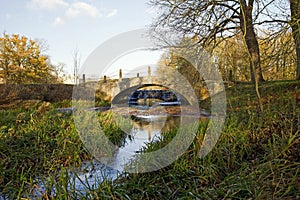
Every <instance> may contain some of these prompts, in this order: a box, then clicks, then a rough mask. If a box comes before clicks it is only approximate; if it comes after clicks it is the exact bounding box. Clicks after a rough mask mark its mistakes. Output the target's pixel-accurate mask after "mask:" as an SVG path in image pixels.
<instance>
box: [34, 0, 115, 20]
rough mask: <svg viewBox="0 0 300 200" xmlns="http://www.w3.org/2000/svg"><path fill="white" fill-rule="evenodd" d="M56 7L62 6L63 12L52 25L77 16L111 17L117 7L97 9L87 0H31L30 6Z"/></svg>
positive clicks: (49, 8) (40, 7) (35, 7)
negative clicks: (67, 0)
mask: <svg viewBox="0 0 300 200" xmlns="http://www.w3.org/2000/svg"><path fill="white" fill-rule="evenodd" d="M58 7H63V8H64V9H63V14H62V15H61V16H57V17H56V18H55V20H54V22H53V25H55V26H58V25H62V24H65V23H66V22H67V21H69V20H72V19H74V18H78V17H84V16H85V17H90V18H100V17H106V18H109V17H113V16H115V15H117V13H118V10H117V9H106V8H102V9H99V8H97V7H95V6H93V5H91V4H89V3H87V2H83V1H77V0H74V1H73V3H69V4H68V3H66V2H65V0H31V1H30V8H34V9H38V8H39V9H42V8H43V9H48V10H51V9H54V8H58Z"/></svg>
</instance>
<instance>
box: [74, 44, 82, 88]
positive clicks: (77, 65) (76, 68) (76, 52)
mask: <svg viewBox="0 0 300 200" xmlns="http://www.w3.org/2000/svg"><path fill="white" fill-rule="evenodd" d="M72 56H73V65H74V69H73V76H74V84H75V85H78V84H79V68H80V60H81V57H80V55H79V50H78V48H76V49H75V50H74V51H73V54H72Z"/></svg>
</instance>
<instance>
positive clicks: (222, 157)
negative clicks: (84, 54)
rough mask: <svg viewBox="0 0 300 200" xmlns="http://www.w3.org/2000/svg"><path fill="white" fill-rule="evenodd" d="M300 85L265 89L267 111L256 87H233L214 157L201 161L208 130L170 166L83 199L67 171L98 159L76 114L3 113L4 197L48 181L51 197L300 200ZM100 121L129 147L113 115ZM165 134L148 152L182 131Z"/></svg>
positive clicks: (50, 109)
mask: <svg viewBox="0 0 300 200" xmlns="http://www.w3.org/2000/svg"><path fill="white" fill-rule="evenodd" d="M299 86H300V83H299V81H298V82H296V81H279V82H267V83H263V84H262V86H261V87H260V92H261V93H262V97H263V99H262V101H263V103H264V112H262V113H258V102H257V100H256V96H255V91H254V89H253V88H254V86H252V85H250V84H237V85H235V86H233V87H231V88H228V89H227V91H226V92H227V103H228V105H227V117H226V123H225V126H224V129H223V132H222V135H221V137H220V138H219V140H218V143H217V145H216V146H215V147H214V149H213V150H212V151H211V152H210V153H209V154H208V155H207V156H206V157H204V158H202V159H200V158H199V157H198V152H199V148H200V146H201V141H202V139H203V135H204V133H205V124H203V126H201V127H200V128H199V131H198V133H197V135H196V137H195V140H194V142H193V143H192V144H191V146H190V147H189V149H188V150H187V151H186V152H185V153H184V154H183V155H182V156H181V157H180V158H178V159H177V160H176V161H175V162H174V163H173V164H171V165H169V166H168V167H165V168H163V169H161V170H158V171H154V172H149V173H144V174H127V175H126V176H123V177H121V178H120V179H118V180H116V181H114V182H110V181H104V182H102V183H101V184H100V185H99V187H97V188H87V193H86V194H82V195H80V194H77V193H75V192H74V191H72V190H71V189H67V187H66V186H67V184H68V183H69V178H68V174H67V173H66V171H67V169H68V168H70V167H71V166H79V165H80V164H81V163H82V161H84V160H87V159H91V155H90V154H89V153H88V152H87V151H86V150H85V148H84V146H83V145H82V142H81V141H80V139H79V137H78V134H77V132H76V129H75V126H74V123H73V121H72V116H68V115H65V116H64V115H63V114H61V113H56V112H54V108H55V105H46V104H45V103H44V104H42V103H39V104H38V105H36V106H35V107H33V108H26V109H16V110H7V111H0V116H1V117H0V148H1V152H0V158H1V159H0V191H2V193H8V194H9V195H10V197H11V198H20V197H23V196H28V197H29V193H30V188H31V187H34V185H35V184H36V183H35V179H36V177H47V178H48V182H49V183H52V186H55V188H56V189H57V192H56V194H55V195H54V194H53V192H51V188H52V187H51V186H49V187H48V189H47V193H46V194H45V196H44V198H45V199H47V198H48V199H53V198H58V199H76V198H78V199H299V198H300V192H299V191H300V178H299V177H300V174H299V173H300V157H299V155H300V100H299V99H300V88H299ZM201 105H203V106H205V105H209V102H202V103H201ZM99 118H100V121H101V123H102V126H103V127H105V129H106V131H105V132H106V133H107V136H109V137H110V139H111V140H112V141H113V143H115V144H118V145H121V144H122V141H123V138H124V133H122V131H121V130H120V129H119V128H118V126H117V125H116V124H115V122H113V121H112V116H111V113H106V114H100V116H99ZM165 135H166V136H165V137H164V138H163V139H162V140H161V141H160V142H158V143H151V144H149V145H148V147H147V148H145V149H144V151H145V152H147V151H154V150H157V149H159V148H160V147H161V146H164V145H165V144H168V143H169V142H170V140H172V138H173V137H174V136H175V135H176V130H173V131H170V132H168V133H165ZM50 185H51V184H50Z"/></svg>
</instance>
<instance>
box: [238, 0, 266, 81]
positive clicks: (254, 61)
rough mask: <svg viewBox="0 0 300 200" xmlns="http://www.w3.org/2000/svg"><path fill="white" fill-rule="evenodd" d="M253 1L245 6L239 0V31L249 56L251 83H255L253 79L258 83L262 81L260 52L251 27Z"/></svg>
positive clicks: (244, 3) (242, 0) (243, 0)
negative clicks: (241, 33)
mask: <svg viewBox="0 0 300 200" xmlns="http://www.w3.org/2000/svg"><path fill="white" fill-rule="evenodd" d="M252 11H253V0H249V3H248V5H247V3H246V1H245V0H241V15H240V22H241V30H242V32H243V35H244V39H245V43H246V46H247V50H248V52H249V55H250V73H251V82H255V78H256V80H257V81H258V82H260V81H264V78H263V75H262V70H261V65H260V52H259V46H258V41H257V38H256V34H255V31H254V27H253V20H252Z"/></svg>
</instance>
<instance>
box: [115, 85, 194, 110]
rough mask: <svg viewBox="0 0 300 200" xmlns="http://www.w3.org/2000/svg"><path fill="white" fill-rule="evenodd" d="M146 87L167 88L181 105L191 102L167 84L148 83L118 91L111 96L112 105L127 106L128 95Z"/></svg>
mask: <svg viewBox="0 0 300 200" xmlns="http://www.w3.org/2000/svg"><path fill="white" fill-rule="evenodd" d="M147 87H160V88H162V89H165V90H169V91H171V92H173V93H174V94H175V95H176V97H177V99H178V100H180V102H181V105H190V104H191V102H189V101H188V100H187V98H186V97H185V96H183V95H182V94H180V93H179V92H178V91H174V90H173V89H171V88H169V87H167V86H164V85H160V84H154V83H148V84H140V85H135V86H132V87H129V88H126V89H124V90H122V91H121V92H119V93H118V94H117V95H115V96H114V97H113V98H112V105H118V106H128V102H129V97H130V96H131V95H132V94H133V93H134V92H135V91H137V90H140V89H143V88H147Z"/></svg>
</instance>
